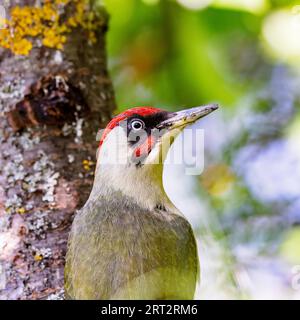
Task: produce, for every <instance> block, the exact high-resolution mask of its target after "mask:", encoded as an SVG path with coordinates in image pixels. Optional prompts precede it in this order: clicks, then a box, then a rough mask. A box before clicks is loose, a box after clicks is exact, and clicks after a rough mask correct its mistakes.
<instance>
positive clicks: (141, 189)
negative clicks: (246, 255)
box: [65, 105, 217, 300]
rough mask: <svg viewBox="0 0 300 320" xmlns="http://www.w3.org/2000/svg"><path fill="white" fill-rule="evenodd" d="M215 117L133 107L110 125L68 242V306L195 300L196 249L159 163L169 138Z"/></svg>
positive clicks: (202, 111) (189, 111)
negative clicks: (105, 301)
mask: <svg viewBox="0 0 300 320" xmlns="http://www.w3.org/2000/svg"><path fill="white" fill-rule="evenodd" d="M215 109H217V106H216V105H208V106H203V107H196V108H192V109H187V110H183V111H180V112H168V111H164V110H161V109H156V108H152V107H137V108H132V109H128V110H127V111H125V112H123V113H121V114H120V115H118V116H116V117H115V118H114V119H112V120H111V122H110V123H109V124H108V125H107V127H106V129H105V130H104V132H103V134H102V137H101V141H100V146H99V150H98V156H97V167H96V172H95V180H94V185H93V188H92V191H91V194H90V197H89V199H88V201H87V202H86V204H85V205H84V207H83V208H82V209H81V210H80V211H78V212H77V214H76V215H75V218H74V222H73V225H72V229H71V233H70V237H69V242H68V251H67V257H66V267H65V293H66V297H67V298H70V299H93V300H98V299H192V298H193V297H194V293H195V288H196V283H197V279H198V276H199V261H198V254H197V245H196V241H195V237H194V234H193V231H192V228H191V226H190V224H189V222H188V221H187V220H186V219H185V218H184V216H183V215H182V214H181V212H179V210H178V209H177V208H176V207H175V206H174V205H173V204H172V202H171V201H170V200H169V198H168V196H167V194H166V193H165V191H164V187H163V181H162V174H163V162H164V160H165V157H166V154H167V151H168V149H169V147H170V145H171V143H172V142H173V140H174V139H173V138H174V137H176V136H177V135H178V134H179V133H180V132H181V131H182V130H183V129H184V128H185V126H186V125H188V124H190V123H193V122H195V121H196V120H198V119H200V118H202V117H204V116H206V115H207V114H209V113H210V112H212V111H213V110H215Z"/></svg>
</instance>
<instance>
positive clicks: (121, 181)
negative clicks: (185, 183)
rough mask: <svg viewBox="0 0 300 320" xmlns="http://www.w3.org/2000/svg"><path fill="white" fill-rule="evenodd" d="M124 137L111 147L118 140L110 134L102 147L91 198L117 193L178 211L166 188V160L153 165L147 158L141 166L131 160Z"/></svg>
mask: <svg viewBox="0 0 300 320" xmlns="http://www.w3.org/2000/svg"><path fill="white" fill-rule="evenodd" d="M125 138H126V137H124V139H123V142H122V141H121V142H120V141H119V144H118V148H112V143H115V141H114V140H113V135H112V134H110V135H109V136H108V137H107V138H106V140H105V142H104V143H103V145H102V146H101V149H100V151H99V153H98V157H97V167H96V171H95V179H94V185H93V188H92V191H91V194H90V198H89V200H96V199H97V198H99V197H105V198H109V197H114V193H116V192H117V193H121V194H123V195H124V196H126V197H128V198H129V199H132V201H134V202H135V203H136V204H138V205H139V206H141V207H143V208H145V209H149V210H153V209H154V208H156V207H161V208H164V209H166V210H170V211H172V212H173V213H174V211H178V210H177V209H176V208H175V207H174V205H173V203H172V202H171V201H170V199H169V197H168V196H167V194H166V192H165V190H164V186H163V163H155V164H151V163H147V161H146V163H145V164H142V165H136V164H135V163H130V161H127V160H128V159H127V158H128V155H131V153H130V152H128V143H127V139H125ZM116 149H117V150H118V155H117V156H116V154H115V153H116ZM152 151H154V150H152ZM152 151H151V152H152ZM150 154H151V153H150ZM116 157H119V158H118V162H113V161H112V160H113V159H114V160H116Z"/></svg>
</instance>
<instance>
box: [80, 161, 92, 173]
mask: <svg viewBox="0 0 300 320" xmlns="http://www.w3.org/2000/svg"><path fill="white" fill-rule="evenodd" d="M94 164H95V163H94V162H93V161H91V160H83V161H82V165H83V169H84V170H86V171H90V170H91V166H93V165H94Z"/></svg>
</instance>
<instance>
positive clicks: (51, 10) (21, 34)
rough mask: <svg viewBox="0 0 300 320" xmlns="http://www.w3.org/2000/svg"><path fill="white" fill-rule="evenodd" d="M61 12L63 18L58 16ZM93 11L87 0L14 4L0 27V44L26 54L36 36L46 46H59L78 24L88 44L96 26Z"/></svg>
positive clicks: (93, 40)
mask: <svg viewBox="0 0 300 320" xmlns="http://www.w3.org/2000/svg"><path fill="white" fill-rule="evenodd" d="M62 15H64V17H66V18H64V19H62ZM100 24H101V21H99V20H98V19H97V18H96V16H95V14H94V12H91V11H89V1H88V0H54V1H50V0H44V1H43V2H42V4H41V6H39V7H30V6H23V7H20V6H15V7H14V8H12V9H11V12H10V19H9V20H7V19H6V20H5V26H6V28H5V29H2V30H0V46H1V47H3V48H6V49H10V50H11V51H12V52H13V53H15V54H19V55H27V54H29V52H30V51H31V49H32V48H33V46H34V45H35V42H34V40H35V39H36V38H39V39H40V40H41V43H42V44H43V45H44V46H46V47H49V48H54V49H60V50H61V49H63V45H64V43H65V42H66V41H67V34H68V33H70V32H71V31H72V29H74V28H77V27H80V28H82V29H84V30H85V31H86V33H87V37H88V39H89V41H90V42H91V43H95V42H96V30H97V29H98V28H99V27H100Z"/></svg>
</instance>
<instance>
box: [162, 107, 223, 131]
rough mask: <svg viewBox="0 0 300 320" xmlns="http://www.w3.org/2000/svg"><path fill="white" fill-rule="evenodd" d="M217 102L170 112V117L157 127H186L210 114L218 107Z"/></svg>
mask: <svg viewBox="0 0 300 320" xmlns="http://www.w3.org/2000/svg"><path fill="white" fill-rule="evenodd" d="M218 107H219V106H218V105H217V104H209V105H206V106H201V107H195V108H191V109H186V110H182V111H177V112H172V113H170V118H169V119H167V120H164V121H162V122H161V123H160V124H159V125H158V126H157V128H158V129H162V128H170V129H173V128H178V127H185V126H186V125H188V124H190V123H193V122H195V121H197V120H198V119H200V118H203V117H205V116H207V115H208V114H210V113H211V112H213V111H215V110H216V109H218Z"/></svg>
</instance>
